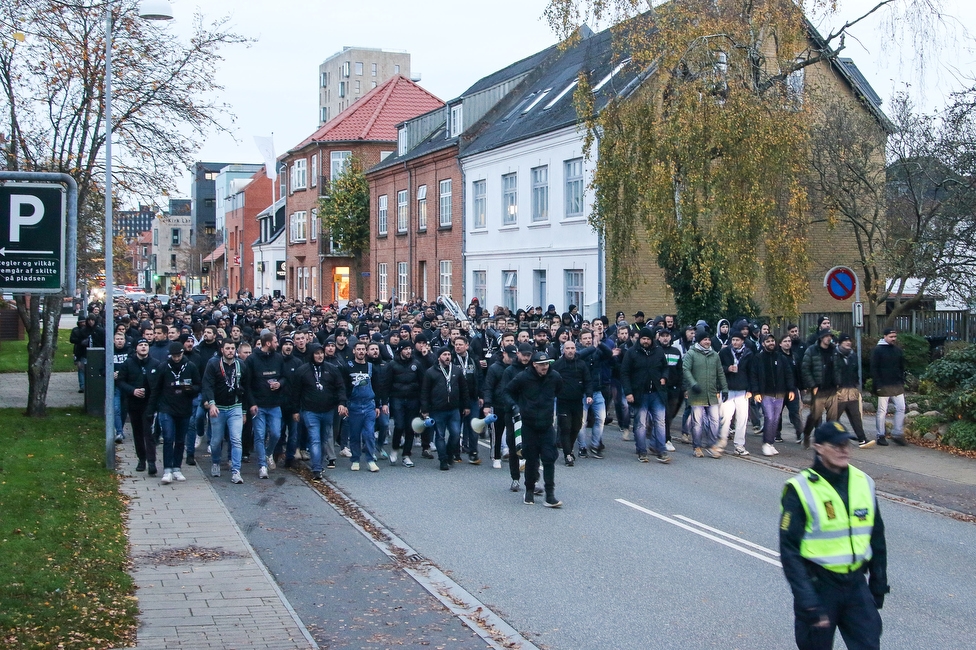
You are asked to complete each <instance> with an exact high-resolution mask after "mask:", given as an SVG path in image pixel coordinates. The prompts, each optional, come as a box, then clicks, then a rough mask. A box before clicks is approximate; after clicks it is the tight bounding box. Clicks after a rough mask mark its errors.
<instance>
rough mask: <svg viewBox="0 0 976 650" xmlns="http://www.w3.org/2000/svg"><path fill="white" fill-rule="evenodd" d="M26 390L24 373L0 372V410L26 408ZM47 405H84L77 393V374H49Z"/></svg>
mask: <svg viewBox="0 0 976 650" xmlns="http://www.w3.org/2000/svg"><path fill="white" fill-rule="evenodd" d="M27 388H28V383H27V373H26V372H0V408H3V409H14V408H16V409H22V408H27ZM47 405H48V408H65V407H70V406H84V405H85V396H84V395H83V394H81V393H79V392H78V373H77V372H55V373H51V382H50V383H49V384H48V388H47Z"/></svg>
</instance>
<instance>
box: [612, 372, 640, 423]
mask: <svg viewBox="0 0 976 650" xmlns="http://www.w3.org/2000/svg"><path fill="white" fill-rule="evenodd" d="M610 386H611V387H612V388H613V407H614V410H615V411H616V412H617V424H619V425H620V428H621V429H629V428H630V418H631V416H632V415H634V412H633V409H634V407H633V406H632V405H630V404H628V403H627V396H626V395H625V394H624V389H623V386H622V385H621V384H620V380H619V379H611V380H610Z"/></svg>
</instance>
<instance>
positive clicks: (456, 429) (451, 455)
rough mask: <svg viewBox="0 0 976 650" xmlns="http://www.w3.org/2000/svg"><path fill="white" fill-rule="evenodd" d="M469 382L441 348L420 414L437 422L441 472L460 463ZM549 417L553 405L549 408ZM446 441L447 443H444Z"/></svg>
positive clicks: (426, 382)
mask: <svg viewBox="0 0 976 650" xmlns="http://www.w3.org/2000/svg"><path fill="white" fill-rule="evenodd" d="M468 404H469V397H468V382H467V380H466V379H465V377H464V373H463V372H461V368H460V367H458V366H456V365H455V364H453V363H451V349H450V348H446V347H445V348H441V349H440V351H439V352H438V353H437V365H435V366H434V367H433V368H429V369H428V370H427V372H425V373H424V382H423V385H422V386H421V389H420V413H421V415H423V417H424V418H426V417H428V416H429V417H431V418H433V420H434V428H435V430H436V434H435V437H434V444H435V445H436V446H437V458H438V460H439V461H440V467H441V470H444V471H446V470H449V469H451V460H452V459H453V460H455V461H456V462H460V459H461V417H462V416H465V415H467V414H468V413H469V412H470V409H469V408H468ZM549 410H550V413H551V411H552V405H551V404H550V406H549ZM445 438H446V440H445Z"/></svg>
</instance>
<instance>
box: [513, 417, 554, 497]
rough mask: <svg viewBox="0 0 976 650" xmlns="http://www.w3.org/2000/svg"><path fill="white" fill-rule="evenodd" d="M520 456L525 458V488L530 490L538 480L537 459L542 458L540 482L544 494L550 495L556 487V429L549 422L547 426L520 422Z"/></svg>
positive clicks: (527, 490)
mask: <svg viewBox="0 0 976 650" xmlns="http://www.w3.org/2000/svg"><path fill="white" fill-rule="evenodd" d="M522 457H523V458H524V459H525V490H526V493H528V492H531V491H532V489H533V488H535V484H536V483H537V482H538V480H539V460H540V459H541V460H542V484H543V486H545V488H546V494H547V495H551V494H553V493H554V492H555V489H556V458H558V457H559V450H558V449H557V448H556V430H555V428H553V426H552V425H551V424H550V425H549V426H548V427H539V426H538V425H536V426H533V425H532V424H531V423H529V422H525V421H523V422H522Z"/></svg>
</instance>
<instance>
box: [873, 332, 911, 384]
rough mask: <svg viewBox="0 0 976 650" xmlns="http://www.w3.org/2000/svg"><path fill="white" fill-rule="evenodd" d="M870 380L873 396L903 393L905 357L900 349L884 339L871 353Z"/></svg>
mask: <svg viewBox="0 0 976 650" xmlns="http://www.w3.org/2000/svg"><path fill="white" fill-rule="evenodd" d="M871 380H872V382H871V383H872V384H873V387H874V394H875V395H885V396H889V397H890V396H892V395H901V394H902V393H904V392H905V355H904V353H903V352H902V351H901V348H899V347H897V346H894V345H890V344H889V343H888V342H887V341H885V340H884V339H881V340H880V341H878V345H877V347H875V348H874V350H872V351H871Z"/></svg>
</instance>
